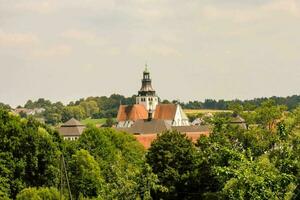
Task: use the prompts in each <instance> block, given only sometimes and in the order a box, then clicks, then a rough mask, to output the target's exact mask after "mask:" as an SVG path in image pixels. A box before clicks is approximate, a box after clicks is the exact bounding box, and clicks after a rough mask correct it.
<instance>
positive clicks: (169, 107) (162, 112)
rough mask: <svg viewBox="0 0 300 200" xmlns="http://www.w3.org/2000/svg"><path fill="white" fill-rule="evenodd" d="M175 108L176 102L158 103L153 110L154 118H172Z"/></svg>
mask: <svg viewBox="0 0 300 200" xmlns="http://www.w3.org/2000/svg"><path fill="white" fill-rule="evenodd" d="M176 110H177V105H176V104H158V105H157V106H156V109H155V112H154V119H162V120H173V119H174V118H175V114H176Z"/></svg>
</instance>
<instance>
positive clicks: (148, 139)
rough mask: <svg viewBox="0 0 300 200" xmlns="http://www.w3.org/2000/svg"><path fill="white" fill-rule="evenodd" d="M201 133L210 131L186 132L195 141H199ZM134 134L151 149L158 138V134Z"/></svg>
mask: <svg viewBox="0 0 300 200" xmlns="http://www.w3.org/2000/svg"><path fill="white" fill-rule="evenodd" d="M201 135H204V136H209V131H204V132H194V133H186V136H187V137H188V138H189V139H191V140H192V141H193V142H194V143H196V142H197V140H198V139H199V137H200V136H201ZM134 136H135V138H136V140H137V141H138V142H139V143H141V144H142V145H143V146H144V148H145V149H149V148H150V147H151V144H152V142H153V141H154V140H155V139H156V137H157V134H142V135H134Z"/></svg>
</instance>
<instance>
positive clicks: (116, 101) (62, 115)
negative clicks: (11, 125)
mask: <svg viewBox="0 0 300 200" xmlns="http://www.w3.org/2000/svg"><path fill="white" fill-rule="evenodd" d="M135 97H136V96H135V95H133V96H132V97H125V96H122V95H119V94H113V95H111V96H109V97H106V96H101V97H88V98H85V99H83V98H82V99H79V100H77V101H75V102H70V103H69V104H68V105H63V104H62V103H61V102H56V103H52V102H51V101H49V100H45V99H43V98H40V99H38V100H37V101H32V100H28V101H27V102H26V104H25V105H24V107H25V108H30V109H33V108H44V109H45V111H44V112H42V113H39V114H37V115H36V117H38V118H42V119H44V120H45V122H46V123H47V124H52V125H55V124H58V123H61V122H66V121H67V120H69V119H70V118H72V117H74V118H75V119H77V120H82V119H85V118H94V119H99V118H109V119H111V118H115V117H116V116H117V112H118V108H119V106H120V105H121V104H123V105H132V104H134V103H135ZM267 100H271V101H273V102H274V104H275V105H282V106H285V107H286V108H287V110H289V111H290V110H292V109H295V108H296V107H297V106H298V105H299V104H300V95H293V96H288V97H270V98H255V99H253V100H244V101H242V100H213V99H206V100H205V101H204V102H201V101H189V102H187V103H184V102H179V101H168V100H163V101H162V103H179V104H181V106H182V107H183V108H184V109H218V110H235V109H240V110H247V111H253V110H255V109H257V108H259V107H261V106H262V105H263V104H264V102H266V101H267ZM0 108H5V109H10V107H9V105H5V104H3V103H0ZM20 115H21V116H23V117H24V116H26V115H25V114H24V113H20ZM191 117H192V116H191ZM194 118H195V117H194ZM194 118H193V117H192V119H194ZM109 122H111V120H110V121H109ZM111 125H112V124H111V123H108V124H107V125H106V126H111Z"/></svg>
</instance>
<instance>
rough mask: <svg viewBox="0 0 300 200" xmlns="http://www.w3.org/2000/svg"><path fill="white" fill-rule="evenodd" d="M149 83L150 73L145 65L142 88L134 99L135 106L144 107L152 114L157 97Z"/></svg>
mask: <svg viewBox="0 0 300 200" xmlns="http://www.w3.org/2000/svg"><path fill="white" fill-rule="evenodd" d="M151 82H152V81H151V78H150V72H149V70H148V66H147V65H146V67H145V70H144V73H143V79H142V87H141V89H140V91H139V93H138V96H137V97H136V104H142V105H144V106H145V108H146V110H147V111H148V112H149V113H153V112H154V111H155V109H156V106H157V104H158V97H157V96H156V94H155V90H154V89H153V88H152V85H151Z"/></svg>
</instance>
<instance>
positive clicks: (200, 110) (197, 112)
mask: <svg viewBox="0 0 300 200" xmlns="http://www.w3.org/2000/svg"><path fill="white" fill-rule="evenodd" d="M183 111H184V112H185V113H186V114H192V115H193V114H199V113H201V114H205V113H218V112H232V111H231V110H212V109H195V110H193V109H185V110H183Z"/></svg>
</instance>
